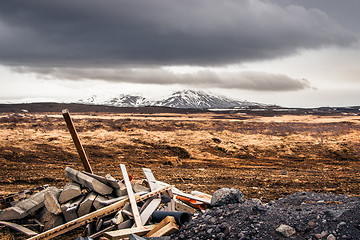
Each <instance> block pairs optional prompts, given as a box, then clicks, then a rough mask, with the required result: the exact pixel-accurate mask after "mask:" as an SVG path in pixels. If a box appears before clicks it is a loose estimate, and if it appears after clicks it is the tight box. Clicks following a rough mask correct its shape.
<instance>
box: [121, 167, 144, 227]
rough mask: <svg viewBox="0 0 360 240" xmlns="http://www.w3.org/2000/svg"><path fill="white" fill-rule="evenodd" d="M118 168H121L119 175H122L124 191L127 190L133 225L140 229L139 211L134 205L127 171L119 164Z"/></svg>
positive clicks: (134, 200) (133, 196) (141, 224)
mask: <svg viewBox="0 0 360 240" xmlns="http://www.w3.org/2000/svg"><path fill="white" fill-rule="evenodd" d="M120 168H121V173H122V175H123V179H124V181H125V186H126V190H127V193H128V197H129V201H130V205H131V210H132V213H133V217H134V220H135V224H136V226H137V227H142V226H143V223H142V222H141V218H140V213H139V209H138V207H137V204H136V199H135V195H134V192H133V190H132V187H131V183H130V179H129V175H128V173H127V171H126V167H125V165H124V164H120Z"/></svg>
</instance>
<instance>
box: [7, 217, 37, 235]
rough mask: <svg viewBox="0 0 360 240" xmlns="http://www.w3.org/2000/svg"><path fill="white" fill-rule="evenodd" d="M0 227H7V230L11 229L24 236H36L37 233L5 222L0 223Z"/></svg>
mask: <svg viewBox="0 0 360 240" xmlns="http://www.w3.org/2000/svg"><path fill="white" fill-rule="evenodd" d="M0 225H4V226H7V227H9V228H12V229H14V230H16V231H18V232H21V233H23V234H25V235H26V236H29V237H31V236H36V235H37V234H38V233H37V232H34V231H32V230H30V229H28V228H26V227H23V226H21V225H19V224H16V223H12V222H5V221H0Z"/></svg>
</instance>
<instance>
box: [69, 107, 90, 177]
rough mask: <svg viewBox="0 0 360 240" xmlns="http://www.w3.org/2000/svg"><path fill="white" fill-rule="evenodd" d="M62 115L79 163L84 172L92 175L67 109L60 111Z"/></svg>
mask: <svg viewBox="0 0 360 240" xmlns="http://www.w3.org/2000/svg"><path fill="white" fill-rule="evenodd" d="M62 115H63V117H64V119H65V122H66V125H67V127H68V129H69V131H70V134H71V137H72V139H73V141H74V144H75V147H76V150H77V151H78V153H79V156H80V159H81V162H82V164H83V165H84V168H85V171H86V172H89V173H93V171H92V169H91V166H90V163H89V160H88V158H87V156H86V153H85V150H84V148H83V146H82V144H81V142H80V139H79V135H78V134H77V132H76V129H75V126H74V123H73V121H72V120H71V117H70V114H69V110H67V109H64V110H62Z"/></svg>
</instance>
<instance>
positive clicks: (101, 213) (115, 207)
mask: <svg viewBox="0 0 360 240" xmlns="http://www.w3.org/2000/svg"><path fill="white" fill-rule="evenodd" d="M170 188H171V186H165V187H162V188H160V189H157V190H156V191H152V192H150V193H148V194H145V195H143V196H140V197H139V198H137V199H136V201H138V202H140V201H144V200H146V199H148V198H150V197H153V196H156V195H158V194H159V193H162V192H165V191H167V190H169V189H170ZM128 200H129V199H128V198H126V199H124V200H122V201H119V202H116V203H113V204H111V205H109V206H106V207H103V208H101V209H99V210H97V211H95V212H91V213H89V214H87V215H85V216H82V217H79V218H77V219H74V220H72V221H70V222H67V223H65V224H63V225H61V226H58V227H55V228H53V229H50V230H48V231H46V232H43V233H40V234H38V235H36V236H34V237H32V238H30V239H29V240H34V239H37V240H38V239H52V238H54V237H55V236H59V235H61V234H64V233H66V232H68V231H71V230H73V229H75V228H77V227H80V226H83V225H85V224H87V223H90V222H92V221H94V220H95V219H97V218H102V217H105V216H108V215H110V214H112V213H114V212H117V211H120V210H121V208H122V207H123V206H124V205H125V203H126V202H128ZM130 226H131V225H130Z"/></svg>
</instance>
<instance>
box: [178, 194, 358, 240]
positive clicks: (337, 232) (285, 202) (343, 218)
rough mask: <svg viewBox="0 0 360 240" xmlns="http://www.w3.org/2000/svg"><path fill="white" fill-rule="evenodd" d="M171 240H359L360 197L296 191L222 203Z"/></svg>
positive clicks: (194, 220)
mask: <svg viewBox="0 0 360 240" xmlns="http://www.w3.org/2000/svg"><path fill="white" fill-rule="evenodd" d="M280 225H282V226H281V227H280ZM284 225H285V226H284ZM279 227H280V228H279ZM171 239H249V240H250V239H254V240H255V239H309V240H310V239H316V240H317V239H326V240H335V239H360V198H359V197H350V196H347V195H336V194H332V193H329V194H322V193H310V192H299V193H296V194H293V195H289V196H287V197H285V198H282V199H278V200H275V201H271V202H269V203H267V204H262V203H261V202H260V200H258V199H251V200H246V201H245V202H243V203H234V204H225V205H222V206H219V207H213V208H212V209H208V210H206V211H205V212H204V213H201V214H199V215H198V216H196V217H194V219H193V221H192V222H191V223H188V224H186V225H184V226H183V227H182V228H181V229H180V231H179V232H177V233H176V234H175V235H173V236H171Z"/></svg>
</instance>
